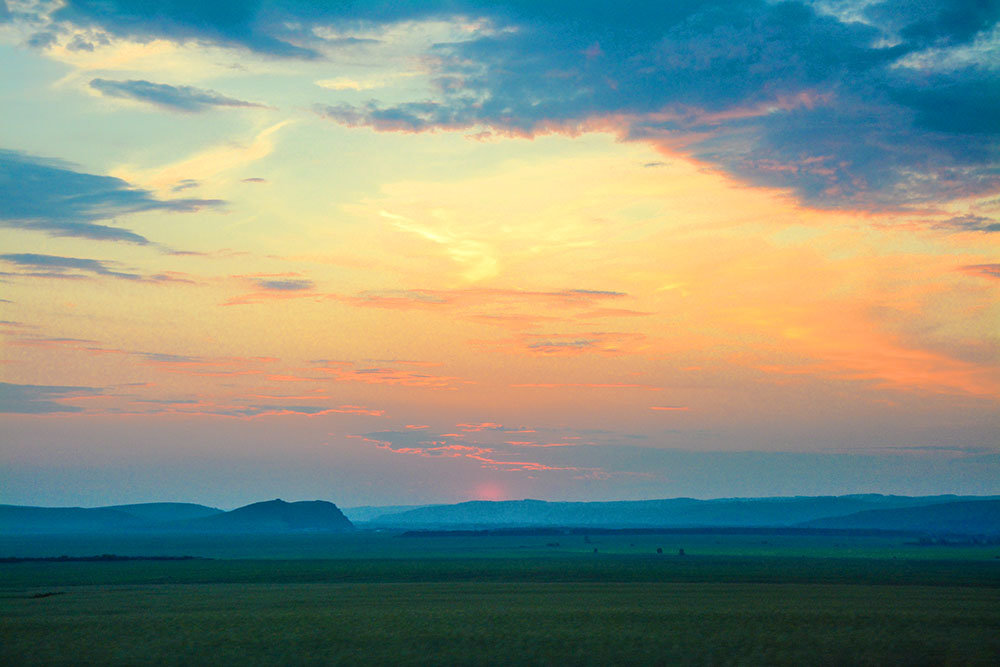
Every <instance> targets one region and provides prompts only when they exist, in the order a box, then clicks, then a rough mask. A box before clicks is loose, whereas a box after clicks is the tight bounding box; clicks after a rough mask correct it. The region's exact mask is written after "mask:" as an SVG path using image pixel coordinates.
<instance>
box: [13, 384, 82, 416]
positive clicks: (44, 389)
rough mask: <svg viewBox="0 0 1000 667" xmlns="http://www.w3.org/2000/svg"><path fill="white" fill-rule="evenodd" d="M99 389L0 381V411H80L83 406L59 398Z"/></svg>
mask: <svg viewBox="0 0 1000 667" xmlns="http://www.w3.org/2000/svg"><path fill="white" fill-rule="evenodd" d="M100 393H101V390H100V389H97V388H94V387H60V386H45V385H35V384H10V383H7V382H0V413H14V414H48V413H54V412H82V411H83V408H80V407H77V406H75V405H65V404H63V403H59V402H58V401H59V400H60V399H66V398H74V397H78V396H94V395H97V394H100Z"/></svg>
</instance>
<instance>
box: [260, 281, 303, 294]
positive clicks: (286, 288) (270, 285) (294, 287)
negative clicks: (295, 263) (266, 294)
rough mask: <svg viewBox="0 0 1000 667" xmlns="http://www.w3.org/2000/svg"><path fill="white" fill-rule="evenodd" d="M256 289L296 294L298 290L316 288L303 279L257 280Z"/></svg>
mask: <svg viewBox="0 0 1000 667" xmlns="http://www.w3.org/2000/svg"><path fill="white" fill-rule="evenodd" d="M255 282H256V283H257V287H259V288H261V289H266V290H275V291H279V292H297V291H299V290H309V289H312V288H313V287H315V286H316V283H314V282H313V281H311V280H305V279H301V278H299V279H285V280H257V281H255Z"/></svg>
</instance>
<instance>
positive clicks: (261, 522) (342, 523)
mask: <svg viewBox="0 0 1000 667" xmlns="http://www.w3.org/2000/svg"><path fill="white" fill-rule="evenodd" d="M377 509H378V508H374V507H363V508H354V509H353V510H352V511H353V512H354V514H355V517H360V516H367V517H372V518H371V519H370V520H368V521H366V522H364V523H363V524H362V525H363V526H365V527H368V528H387V529H393V530H403V531H412V530H483V529H486V530H493V529H504V528H543V527H563V528H592V529H643V528H661V529H664V528H682V529H718V528H745V529H758V528H775V529H821V530H827V529H829V530H876V531H896V532H899V531H903V532H910V533H920V532H925V533H936V534H946V533H953V534H966V535H972V534H977V535H982V534H988V535H1000V496H955V495H941V496H920V497H910V496H884V495H878V494H867V495H848V496H794V497H778V498H719V499H715V500H697V499H694V498H670V499H663V500H638V501H614V502H548V501H543V500H530V499H529V500H508V501H470V502H464V503H457V504H454V505H426V506H415V507H407V506H395V507H390V508H382V509H390V510H402V511H390V512H388V513H381V514H380V513H378V511H377ZM353 530H355V526H354V524H353V523H352V522H351V521H350V519H349V518H348V517H347V516H345V514H344V512H342V511H341V510H340V509H339V508H338V507H337V506H336V505H335V504H333V503H330V502H326V501H322V500H314V501H301V502H285V501H284V500H280V499H276V500H268V501H264V502H259V503H252V504H250V505H246V506H244V507H239V508H237V509H234V510H231V511H228V512H226V511H223V510H220V509H217V508H214V507H206V506H204V505H196V504H192V503H144V504H138V505H114V506H109V507H95V508H82V507H22V506H16V505H0V534H4V535H32V534H84V533H90V534H93V533H99V534H135V533H145V534H166V533H170V534H177V533H198V534H219V535H226V534H284V533H310V532H321V533H339V532H348V531H353Z"/></svg>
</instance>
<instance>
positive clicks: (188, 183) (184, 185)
mask: <svg viewBox="0 0 1000 667" xmlns="http://www.w3.org/2000/svg"><path fill="white" fill-rule="evenodd" d="M199 185H201V184H200V183H199V182H198V181H196V180H195V179H193V178H184V179H181V180H179V181H177V185H175V186H174V187H172V188H170V191H171V192H180V191H182V190H189V189H191V188H196V187H198V186H199Z"/></svg>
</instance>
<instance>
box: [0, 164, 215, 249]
mask: <svg viewBox="0 0 1000 667" xmlns="http://www.w3.org/2000/svg"><path fill="white" fill-rule="evenodd" d="M0 201H2V202H3V206H2V207H0V226H3V227H13V228H17V229H32V230H37V231H41V232H44V233H46V234H49V235H52V236H74V237H79V238H87V239H94V240H99V241H124V242H127V243H136V244H140V245H146V244H148V243H149V239H147V238H146V237H144V236H142V235H140V234H136V233H135V232H133V231H131V230H128V229H123V228H121V227H112V226H110V225H103V224H99V222H98V221H101V220H110V219H112V218H115V217H117V216H119V215H126V214H129V213H139V212H142V211H155V210H161V211H178V212H191V211H197V210H200V209H202V208H205V207H214V206H219V205H221V204H222V203H223V202H221V201H219V200H215V199H169V200H161V199H157V198H156V197H154V196H153V194H152V193H150V192H149V191H148V190H142V189H140V188H135V187H132V186H131V185H129V184H128V183H126V182H125V181H123V180H121V179H119V178H113V177H111V176H99V175H95V174H88V173H85V172H80V171H76V170H75V169H73V168H72V167H71V166H70V165H67V164H65V163H63V162H60V161H57V160H49V159H44V158H39V157H34V156H30V155H25V154H24V153H19V152H16V151H8V150H2V149H0Z"/></svg>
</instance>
